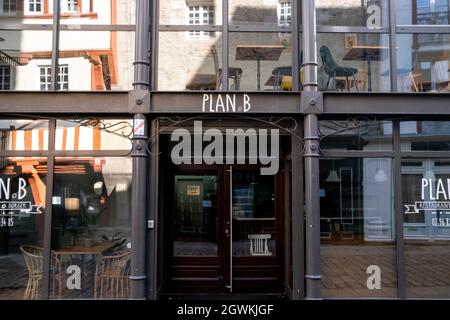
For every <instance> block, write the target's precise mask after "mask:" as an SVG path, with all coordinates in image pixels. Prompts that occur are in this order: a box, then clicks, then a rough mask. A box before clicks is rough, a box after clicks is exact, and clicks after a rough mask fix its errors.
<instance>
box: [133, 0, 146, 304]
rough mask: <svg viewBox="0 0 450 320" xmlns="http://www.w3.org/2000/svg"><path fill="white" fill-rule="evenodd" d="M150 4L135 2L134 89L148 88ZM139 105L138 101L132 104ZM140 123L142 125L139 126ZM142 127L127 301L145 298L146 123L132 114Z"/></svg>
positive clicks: (136, 139)
mask: <svg viewBox="0 0 450 320" xmlns="http://www.w3.org/2000/svg"><path fill="white" fill-rule="evenodd" d="M149 26H150V1H148V0H137V1H136V42H135V43H136V49H135V50H136V51H135V61H134V63H133V64H134V83H133V87H134V90H139V91H142V90H144V91H148V90H149V88H150V83H149V78H150V63H149V48H150V37H149V31H150V28H149ZM136 103H137V104H138V105H141V104H142V103H143V102H142V101H136ZM142 122H143V123H142ZM138 124H139V125H143V128H144V130H143V132H142V133H141V134H140V135H137V134H135V135H134V136H133V150H132V153H131V157H132V159H133V173H132V196H131V206H132V207H131V275H130V277H129V279H130V298H131V299H135V300H136V299H137V300H143V299H146V280H147V275H146V264H145V247H146V219H145V217H146V210H147V206H146V199H147V165H148V162H147V160H148V154H147V140H148V137H147V136H148V121H147V117H146V116H145V114H142V113H140V114H135V115H134V126H135V132H136V125H138Z"/></svg>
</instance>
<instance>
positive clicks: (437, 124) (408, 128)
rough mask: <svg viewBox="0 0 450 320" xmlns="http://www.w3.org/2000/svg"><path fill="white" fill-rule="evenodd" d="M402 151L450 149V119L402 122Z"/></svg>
mask: <svg viewBox="0 0 450 320" xmlns="http://www.w3.org/2000/svg"><path fill="white" fill-rule="evenodd" d="M400 134H401V141H402V151H450V122H449V121H405V122H401V123H400Z"/></svg>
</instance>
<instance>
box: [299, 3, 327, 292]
mask: <svg viewBox="0 0 450 320" xmlns="http://www.w3.org/2000/svg"><path fill="white" fill-rule="evenodd" d="M302 9H303V10H302V21H303V52H304V63H303V72H304V83H303V91H305V94H306V95H308V94H311V93H314V92H317V90H318V86H319V85H318V82H317V54H316V14H315V1H314V0H304V1H303V8H302ZM315 103H316V101H315V99H310V100H309V104H310V105H311V106H314V105H315ZM305 110H306V112H305V118H304V133H305V134H304V141H305V155H304V157H305V201H306V223H305V234H306V274H305V278H306V298H307V299H319V298H320V279H321V275H320V198H319V142H320V141H319V130H318V125H319V124H318V117H317V111H316V110H315V109H314V108H305ZM294 179H295V177H294Z"/></svg>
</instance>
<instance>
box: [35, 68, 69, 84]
mask: <svg viewBox="0 0 450 320" xmlns="http://www.w3.org/2000/svg"><path fill="white" fill-rule="evenodd" d="M43 69H44V70H45V74H42V73H41V71H42V70H43ZM38 70H39V90H40V91H50V90H51V86H52V67H51V66H50V65H39V66H38ZM64 71H66V72H64ZM64 76H67V81H64V80H63V77H64ZM42 77H45V81H44V82H41V80H42ZM42 85H44V86H45V88H44V89H42ZM66 85H67V88H64V87H65V86H66ZM57 90H58V91H68V90H69V65H68V64H60V65H59V66H58V88H57Z"/></svg>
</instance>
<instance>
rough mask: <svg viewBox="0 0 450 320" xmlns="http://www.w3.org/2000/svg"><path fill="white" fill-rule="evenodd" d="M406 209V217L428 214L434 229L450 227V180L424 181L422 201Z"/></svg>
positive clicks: (406, 206)
mask: <svg viewBox="0 0 450 320" xmlns="http://www.w3.org/2000/svg"><path fill="white" fill-rule="evenodd" d="M405 209H406V211H405V212H404V213H405V214H406V215H410V214H418V213H420V212H428V213H429V214H431V224H432V226H433V227H450V179H422V182H421V199H420V201H416V202H415V203H414V204H409V205H405Z"/></svg>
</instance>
